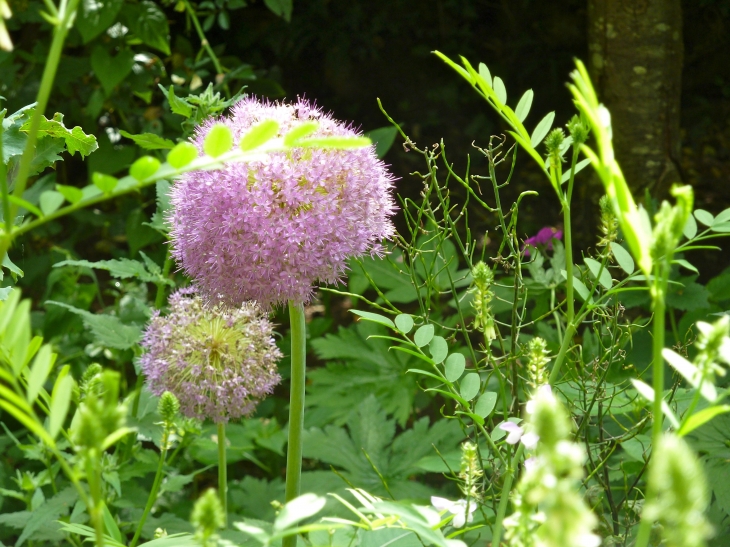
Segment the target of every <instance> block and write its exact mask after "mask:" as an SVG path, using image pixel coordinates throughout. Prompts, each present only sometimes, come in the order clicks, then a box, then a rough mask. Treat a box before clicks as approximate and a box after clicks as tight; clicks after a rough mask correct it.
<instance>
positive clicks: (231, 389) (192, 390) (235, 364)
mask: <svg viewBox="0 0 730 547" xmlns="http://www.w3.org/2000/svg"><path fill="white" fill-rule="evenodd" d="M271 335H272V324H271V323H270V322H269V321H268V319H267V318H266V316H265V315H263V314H262V312H261V311H260V309H259V308H258V307H257V306H256V305H255V304H254V303H245V304H243V305H241V306H239V307H237V308H226V307H222V306H218V305H214V306H207V305H206V304H205V303H204V302H203V300H202V298H201V297H200V296H199V295H197V294H195V293H193V291H191V290H190V289H182V290H180V291H177V292H176V293H174V294H173V295H171V296H170V313H169V314H168V315H166V316H164V317H163V316H161V315H159V313H156V314H155V316H153V318H152V320H151V321H150V324H149V325H148V327H147V330H146V331H145V333H144V337H143V340H142V347H143V348H144V349H145V350H146V353H145V354H144V355H142V357H141V358H140V365H141V367H142V371H143V372H144V375H145V377H146V378H147V383H148V386H149V389H150V391H152V393H154V394H155V395H162V394H163V393H164V392H165V391H169V392H171V393H172V394H174V395H175V396H176V397H177V398H178V399H179V401H180V411H181V412H182V413H183V414H184V415H185V416H187V417H189V418H198V419H201V420H202V419H206V418H210V419H212V420H213V421H215V422H217V423H221V422H227V421H228V420H229V419H236V418H240V417H242V416H247V415H250V414H251V413H252V412H253V411H254V409H255V408H256V405H257V403H258V402H259V401H260V400H261V399H263V398H264V397H265V396H266V395H268V394H270V393H271V392H272V391H273V389H274V386H276V384H278V383H279V381H280V380H281V378H280V377H279V374H278V373H277V367H276V361H277V360H278V359H279V358H280V357H281V353H280V352H279V350H278V348H277V347H276V344H275V343H274V340H273V338H272V336H271Z"/></svg>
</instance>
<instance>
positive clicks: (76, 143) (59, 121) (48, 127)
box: [20, 113, 99, 157]
mask: <svg viewBox="0 0 730 547" xmlns="http://www.w3.org/2000/svg"><path fill="white" fill-rule="evenodd" d="M30 125H31V122H30V121H28V122H26V123H25V124H24V125H23V127H21V128H20V130H21V131H25V132H28V131H30ZM38 137H39V138H40V139H42V138H44V137H51V138H54V139H63V141H64V142H65V144H66V149H67V150H68V151H69V153H70V154H71V155H72V156H73V155H74V154H75V153H76V152H79V153H80V154H81V157H84V156H88V155H89V154H91V153H92V152H93V151H94V150H96V149H97V148H99V145H98V144H97V142H96V137H95V136H94V135H87V134H86V133H84V132H83V130H82V129H81V127H79V126H76V127H74V128H73V129H67V128H66V126H65V125H64V124H63V114H60V113H57V114H56V115H55V116H54V117H53V119H52V120H49V119H48V118H46V117H45V116H41V122H40V125H39V127H38Z"/></svg>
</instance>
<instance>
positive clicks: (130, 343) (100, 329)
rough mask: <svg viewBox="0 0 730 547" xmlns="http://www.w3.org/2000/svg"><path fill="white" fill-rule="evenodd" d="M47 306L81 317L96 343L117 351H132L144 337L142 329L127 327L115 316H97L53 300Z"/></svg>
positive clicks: (133, 326) (135, 326)
mask: <svg viewBox="0 0 730 547" xmlns="http://www.w3.org/2000/svg"><path fill="white" fill-rule="evenodd" d="M46 304H47V305H48V304H50V305H53V306H61V307H62V308H66V309H67V310H69V311H71V312H72V313H75V314H76V315H79V316H81V318H82V319H83V320H84V326H85V327H86V328H88V329H90V330H91V332H92V334H93V335H94V338H95V339H96V341H97V342H98V343H99V344H101V345H103V346H106V347H109V348H115V349H130V348H133V347H134V346H135V345H137V342H139V339H140V337H141V336H142V329H141V328H140V327H139V326H137V325H125V324H124V323H122V322H121V320H120V319H119V318H118V317H114V316H113V315H105V314H95V313H91V312H88V311H86V310H80V309H78V308H75V307H74V306H71V305H69V304H65V303H63V302H55V301H53V300H46Z"/></svg>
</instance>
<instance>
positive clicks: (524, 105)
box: [515, 89, 535, 122]
mask: <svg viewBox="0 0 730 547" xmlns="http://www.w3.org/2000/svg"><path fill="white" fill-rule="evenodd" d="M534 96H535V94H534V93H533V92H532V89H528V90H527V91H525V93H524V94H523V95H522V98H520V102H519V103H517V108H515V116H517V119H518V120H520V121H521V122H524V121H525V118H527V115H528V114H529V113H530V107H532V98H533V97H534Z"/></svg>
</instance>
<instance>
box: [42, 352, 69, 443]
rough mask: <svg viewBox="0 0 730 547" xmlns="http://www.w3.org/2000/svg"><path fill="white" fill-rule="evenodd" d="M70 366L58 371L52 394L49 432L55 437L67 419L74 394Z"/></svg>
mask: <svg viewBox="0 0 730 547" xmlns="http://www.w3.org/2000/svg"><path fill="white" fill-rule="evenodd" d="M70 370H71V368H70V366H69V365H65V366H64V367H63V368H62V369H61V371H60V372H59V373H58V378H56V383H55V384H54V385H53V393H52V394H51V408H50V412H49V413H48V426H47V427H48V434H49V435H50V436H51V438H53V439H55V438H56V437H57V436H58V434H59V432H60V431H61V428H62V427H63V423H64V422H65V421H66V415H67V414H68V409H69V406H70V404H71V395H73V389H74V383H75V382H74V379H73V376H71V374H70Z"/></svg>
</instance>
